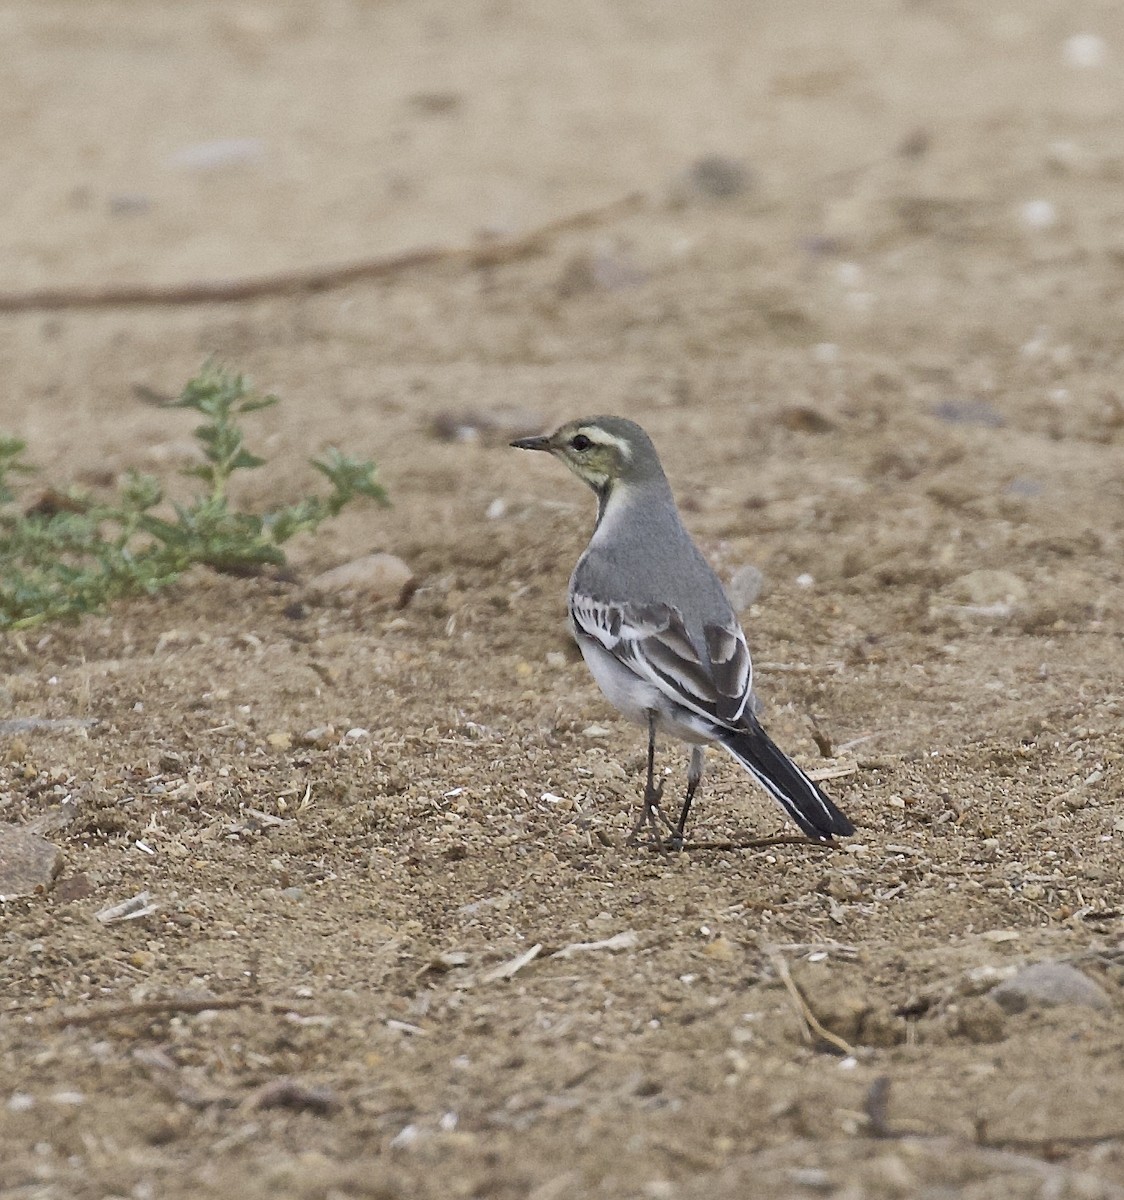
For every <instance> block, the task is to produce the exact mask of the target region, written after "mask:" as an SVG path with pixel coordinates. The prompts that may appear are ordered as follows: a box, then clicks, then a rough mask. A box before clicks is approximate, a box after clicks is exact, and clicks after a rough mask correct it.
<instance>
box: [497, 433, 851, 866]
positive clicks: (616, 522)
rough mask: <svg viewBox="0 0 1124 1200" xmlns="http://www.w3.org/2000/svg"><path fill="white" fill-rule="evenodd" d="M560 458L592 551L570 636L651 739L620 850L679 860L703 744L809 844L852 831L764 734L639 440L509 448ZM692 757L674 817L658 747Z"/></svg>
mask: <svg viewBox="0 0 1124 1200" xmlns="http://www.w3.org/2000/svg"><path fill="white" fill-rule="evenodd" d="M510 444H511V445H512V446H513V447H515V448H516V449H519V450H540V451H545V452H546V453H548V454H551V455H553V456H554V457H555V458H557V459H560V460H561V461H562V462H563V463H565V464H566V466H567V467H569V468H570V470H571V471H573V472H574V474H575V475H577V477H578V478H579V479H581V480H582V481H583V482H584V483H586V484H588V485H589V487H591V488H592V489H593V491H594V493H595V494H596V496H597V520H596V524H595V526H594V530H593V534H592V536H591V538H590V541H589V544H588V546H587V547H586V549H585V550H584V552H583V553H582V555H581V557H580V558H579V559H578V563H577V566H576V567H575V568H574V571H573V574H572V575H571V577H570V585H569V597H568V598H569V625H570V631H571V633H572V634H573V637H574V639H575V641H576V642H577V644H578V647H579V649H580V650H581V654H582V657H583V659H584V660H585V663H586V665H587V666H588V668H589V670H590V673H591V674H592V675H593V678H594V680H595V681H596V682H597V684H598V686H599V687H600V689H601V691H602V692H603V693H604V695H605V697H606V698H607V699H608V700H609V701H610V703H612V704H613V705H614V706H615V707H616V708H617V709H618V710H619V711H620V712H621V713H622V714H623V715H624V716H625V717H626V718H628V719H629V720H630V721H633V722H635V723H636V724H639V725H641V726H646V727H647V731H648V771H647V781H646V784H645V788H644V803H643V808H642V810H641V813H640V817H639V819H638V820H637V822H636V825H635V827H634V828H633V830H632V832H631V834H630V837H629V841H630V842H631V843H633V844H635V843H637V842H639V841H640V835H641V833H642V831H644V830H647V831H648V832H649V834H650V839H649V840H650V843H651V844H653V845H656V846H658V847H660V848H663V849H681V848H683V846H684V845H685V840H684V834H685V831H686V827H687V818H688V815H689V813H690V811H691V804H692V802H693V800H694V799H695V794H696V792H697V791H698V787H699V784H700V782H701V781H702V777H703V771H704V766H705V754H706V749H707V747H708V746H713V745H717V746H721V747H722V748H723V749H725V750H727V751H728V752H729V753H730V754H731V755H732V756H733V757H734V758H735V759H736V760H737V761H738V762H739V763H741V765H742V766H743V767H744V768H745V769H746V770H747V771H748V772H749V774H750V775H751V776H752V777H753V779H754V780H756V782H757V783H758V784H760V786H761V787H762V788H764V790H765V791H766V792H767V793H768V794H769V795H770V796H771V797H772V798H773V799H774V800H775V801H776V802H777V803H778V804H779V805H780V807H781V808H782V809H783V810H784V812H785V813H786V814H787V815H788V817H789V818H790V819H791V820H792V821H793V822H795V824H796V825H797V826H798V827H799V828H800V829H801V830H802V831H803V833H804V834H805V835H806V836H807V837H808V838H810V839H812V840H813V841H815V842H820V843H831V842H832V841H833V839H834V838H836V837H847V836H849V835H850V834H852V833H854V831H855V828H854V825H852V823H851V821H850V820H848V818H847V817H846V816H845V815H844V814H843V813H842V812H841V811H840V810H839V809H838V808H837V807H836V805H835V804H834V803H833V802H832V801H831V800H830V799H829V798H828V797H827V796H826V795H825V794H824V792H823V791H822V790H821V789H820V788H819V786H818V785H817V784H816V783H814V782H813V781H812V780H811V779H810V778H809V777H808V775H807V774H806V773H805V772H804V771H803V770H801V768H800V767H799V766H797V765H796V763H794V762H793V761H792V759H791V758H789V757H788V755H787V754H785V753H784V751H783V750H781V749H780V748H779V747H778V746H777V745H776V744H775V743H774V742H773V741H772V739H771V738H770V737H769V735H768V734H767V733H766V732H765V730H764V729H763V728H762V726H761V723H760V722H759V721H758V719H757V714H756V711H755V709H756V697H755V696H754V693H753V667H752V663H751V661H750V655H749V649H748V647H747V645H746V640H745V633H744V632H743V630H742V627H741V623H740V622H739V620H738V617H737V614H736V613H735V612H734V609H733V606H732V605H731V603H730V600H729V598H728V597H727V595H726V592H725V590H724V589H723V587H722V584H721V583H720V581H719V579H718V576H717V575H716V574H715V573H714V570H713V569H712V568H711V566H710V564H709V563H708V562H707V560H706V558H705V557H704V556H703V554H702V552H701V551H700V550H699V548H698V546H697V545H696V544H695V542H694V540H693V539H692V537H691V535H690V533H688V531H687V529H686V527H685V526H684V524H683V521H682V519H681V517H680V515H679V509H678V507H677V505H676V503H675V497H674V495H673V493H672V490H671V485H670V484H669V483H668V480H667V476H666V475H665V474H664V469H663V465H662V464H661V462H660V458H659V455H658V453H657V452H656V448H655V446H654V445H653V443H652V440H651V438H650V437H649V436H648V434H647V433H645V431H644V430H643V429H642V428H641V427H640V426H639V425H638V424H636V422H634V421H630V420H628V419H627V418H625V417H616V416H598V417H585V418H581V419H579V420H575V421H569V422H567V423H566V424H564V425H562V426H561V427H560V428H558V429H557V430H555V432H554V433H551V434H543V435H539V436H536V437H523V438H519V439H517V440H516V441H513V442H511V443H510ZM659 734H665V735H668V736H670V737H672V738H676V739H678V740H679V741H682V742H686V743H687V744H688V745H689V746H690V747H691V752H690V760H689V764H688V769H687V790H686V793H685V795H684V798H683V804H682V807H681V809H680V811H679V816H678V819H677V820H675V821H672V820H671V819H669V818H668V817H667V816H666V815H665V814H664V812H663V809H662V808H661V802H662V799H663V788H664V781H663V780H661V781H660V782H659V783H658V784H657V783H656V780H655V755H656V738H657V735H659Z"/></svg>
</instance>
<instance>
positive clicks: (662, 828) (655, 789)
mask: <svg viewBox="0 0 1124 1200" xmlns="http://www.w3.org/2000/svg"><path fill="white" fill-rule="evenodd" d="M662 799H663V780H662V779H661V780H660V782H659V783H651V784H649V786H648V787H646V788H645V789H644V808H643V810H642V811H641V813H640V817H639V819H638V820H637V822H636V824H635V825H634V826H633V827H632V832H631V833H630V834H629V835H628V838H627V840H626V843H625V844H626V845H628V846H646V847H647V848H648V849H650V850H661V851H667V850H679V849H681V848H682V845H683V836H682V834H681V833H680V832H679V830H678V829H677V828H676V827H675V825H674V824H673V823H672V822H671V821H670V820H668V818H667V817H666V816H665V815H664V811H663V809H662V808H660V801H661V800H662ZM645 832H647V834H648V835H649V836H648V837H646V838H642V837H641V834H642V833H645Z"/></svg>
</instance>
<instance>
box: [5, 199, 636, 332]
mask: <svg viewBox="0 0 1124 1200" xmlns="http://www.w3.org/2000/svg"><path fill="white" fill-rule="evenodd" d="M640 201H641V196H640V194H639V193H637V192H632V193H630V194H629V195H627V196H625V197H623V198H622V199H619V200H614V201H612V202H611V203H609V204H602V205H598V206H597V207H596V208H588V209H583V210H582V211H581V212H576V213H570V214H569V215H567V216H564V217H559V218H557V219H556V220H554V221H548V222H547V223H546V224H544V225H540V226H539V227H538V228H537V229H533V230H531V232H530V233H525V234H520V235H519V236H518V237H512V238H497V239H496V240H494V241H490V242H486V243H481V244H480V245H477V246H422V247H419V248H418V249H415V250H403V251H401V252H400V253H398V254H386V255H380V256H378V257H377V258H360V259H355V260H354V261H352V262H346V263H337V264H335V265H333V266H326V267H307V268H304V269H300V270H293V271H277V272H273V273H270V274H266V275H256V276H249V277H246V278H243V279H199V280H194V281H192V282H190V283H171V284H152V283H126V284H95V285H93V286H82V285H80V284H76V285H71V286H64V287H47V288H33V289H31V290H29V291H23V292H0V312H58V311H61V310H63V309H81V308H123V307H126V306H132V305H153V306H160V305H183V304H228V303H231V302H235V301H243V300H258V299H261V298H262V297H265V296H288V295H294V294H298V293H304V292H322V291H326V290H328V289H330V288H337V287H342V286H343V285H344V284H348V283H354V282H355V281H356V280H360V279H387V278H389V277H391V276H395V275H402V274H405V273H406V272H407V271H413V270H417V269H418V268H420V267H431V266H435V265H437V264H438V263H459V264H461V265H462V266H465V267H469V268H472V267H492V266H497V265H499V264H500V263H506V262H512V261H514V260H516V259H520V258H528V257H530V256H531V255H534V254H539V253H541V252H542V251H543V250H544V249H545V248H546V245H547V243H548V242H549V241H550V240H551V239H552V238H554V237H557V236H558V234H561V233H566V232H569V231H570V230H572V229H583V228H586V227H588V226H590V225H596V224H599V223H600V222H602V221H606V220H610V219H611V218H613V217H617V216H622V215H624V214H625V213H628V212H631V211H633V210H634V209H635V208H637V206H638V205H639V204H640Z"/></svg>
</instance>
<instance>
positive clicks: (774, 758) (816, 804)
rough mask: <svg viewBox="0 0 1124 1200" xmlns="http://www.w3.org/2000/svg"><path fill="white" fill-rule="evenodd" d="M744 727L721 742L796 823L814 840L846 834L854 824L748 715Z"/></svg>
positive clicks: (827, 839) (829, 838) (828, 839)
mask: <svg viewBox="0 0 1124 1200" xmlns="http://www.w3.org/2000/svg"><path fill="white" fill-rule="evenodd" d="M745 720H746V727H745V728H744V729H739V730H738V731H737V732H736V733H730V734H726V735H725V736H724V737H723V738H722V739H721V740H722V745H723V746H725V747H726V749H727V750H729V752H730V753H731V754H732V755H733V756H734V757H735V758H736V759H737V760H738V762H740V763H741V764H742V766H743V767H745V769H746V770H747V771H749V773H750V774H751V775H752V776H753V778H754V779H756V780H757V782H758V783H759V784H761V786H762V787H763V788H764V789H765V790H766V791H767V792H768V793H769V795H770V796H772V797H773V799H774V800H775V801H776V802H777V803H778V804H779V805H780V806H781V808H783V809H784V811H785V812H786V813H788V815H789V816H790V817H791V818H792V819H793V820H794V821H795V822H796V824H797V825H799V826H800V828H801V829H802V830H803V831H804V832H805V833H806V834H807V835H808V836H809V837H810V838H815V840H816V841H818V842H829V841H831V839H832V838H833V837H847V836H849V835H850V834H852V833H854V832H855V827H854V825H852V824H851V822H850V821H849V820H847V818H846V817H845V816H844V815H843V814H842V813H841V812H840V811H839V809H838V808H836V807H835V805H834V804H832V802H831V801H830V800H829V799H828V798H827V797H826V796H825V795H824V794H823V792H821V791H820V789H819V788H818V787H817V786H816V785H815V784H814V783H813V782H812V780H810V779H809V778H808V776H807V775H805V774H804V772H803V771H801V769H800V768H799V767H798V766H797V765H796V764H795V763H794V762H793V761H792V759H791V758H789V757H788V755H787V754H785V753H784V751H783V750H780V749H779V748H778V747H777V746H775V745H774V744H773V742H772V740H771V739H770V737H769V735H768V734H767V733H766V732H765V730H764V729H762V728H761V726H760V725H759V724H758V722H757V718H756V717H754V716H752V715H749V716H747V717H746V718H745Z"/></svg>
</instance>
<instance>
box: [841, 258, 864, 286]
mask: <svg viewBox="0 0 1124 1200" xmlns="http://www.w3.org/2000/svg"><path fill="white" fill-rule="evenodd" d="M835 278H836V279H837V280H838V281H839V286H840V287H845V288H857V287H861V286H862V281H863V269H862V267H860V266H859V264H858V263H853V262H843V263H840V264H839V266H837V267H836V268H835Z"/></svg>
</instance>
